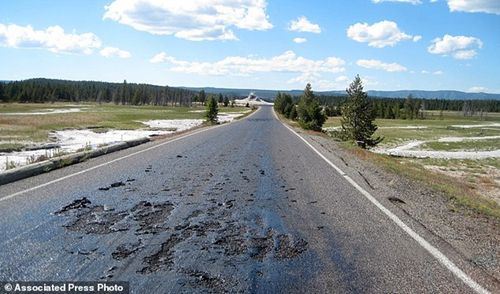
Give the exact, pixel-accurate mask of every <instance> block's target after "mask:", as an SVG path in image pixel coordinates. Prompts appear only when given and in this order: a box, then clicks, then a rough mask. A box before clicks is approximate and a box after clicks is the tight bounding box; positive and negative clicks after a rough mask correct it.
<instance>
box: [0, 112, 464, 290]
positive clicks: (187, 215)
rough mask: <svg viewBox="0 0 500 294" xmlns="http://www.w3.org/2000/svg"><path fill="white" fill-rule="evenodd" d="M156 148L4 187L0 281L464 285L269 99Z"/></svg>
mask: <svg viewBox="0 0 500 294" xmlns="http://www.w3.org/2000/svg"><path fill="white" fill-rule="evenodd" d="M154 144H156V145H146V146H142V147H137V148H133V149H129V150H127V151H122V152H118V153H115V154H111V155H107V156H103V157H99V158H96V159H93V160H90V161H89V162H86V163H82V164H79V165H75V166H70V167H67V168H64V169H61V170H57V171H53V172H50V173H48V174H44V175H40V176H37V177H33V178H30V179H26V180H23V181H19V182H16V183H12V184H8V185H3V186H1V187H0V195H1V196H0V220H1V222H0V248H1V250H0V280H4V281H5V280H7V281H13V280H49V281H65V280H80V281H81V280H84V281H98V280H116V281H130V284H131V288H132V291H133V293H179V292H187V293H191V292H245V293H247V292H250V293H277V292H279V293H290V292H300V293H303V292H308V293H396V292H397V293H415V292H419V293H438V292H442V293H469V292H472V289H471V288H470V287H469V286H467V285H466V284H465V283H464V282H463V281H461V280H460V279H458V278H457V277H456V276H455V275H454V274H452V273H451V272H450V271H449V270H448V269H447V268H446V267H444V266H443V265H442V264H441V263H439V262H438V261H437V260H436V258H435V257H434V256H432V255H431V254H429V252H428V251H426V250H425V249H424V248H423V247H422V246H421V245H420V244H418V243H417V242H416V241H415V240H414V239H413V238H411V237H410V236H409V235H408V234H407V233H405V232H404V231H403V230H402V229H401V228H400V227H398V226H397V225H396V224H395V223H394V221H393V220H391V219H390V218H388V217H387V215H385V214H384V213H383V212H382V211H381V210H380V209H379V208H377V207H376V206H375V205H374V204H373V203H371V202H370V201H367V199H366V198H365V197H364V196H363V195H362V194H361V193H360V192H359V191H358V190H356V189H355V188H354V187H353V186H352V185H351V184H350V183H348V182H347V181H346V180H345V178H344V177H342V176H341V175H339V173H337V172H336V171H335V170H334V169H333V168H332V167H331V166H330V165H328V164H327V163H326V162H325V161H324V160H323V159H322V158H321V157H320V156H318V154H316V153H315V152H314V151H313V150H312V149H310V148H309V147H308V146H307V145H306V144H304V142H302V141H301V140H300V139H299V138H298V137H297V136H295V135H294V134H292V133H291V132H290V131H289V130H288V129H286V127H285V126H283V125H282V124H281V123H280V122H279V121H278V120H277V119H276V118H275V117H274V116H273V114H272V109H271V107H262V108H261V109H260V110H259V111H257V112H256V113H255V114H253V115H251V116H250V117H248V118H246V119H243V120H241V121H237V122H234V123H231V124H229V125H223V126H221V127H216V128H212V129H209V130H206V131H203V132H200V133H197V134H194V135H191V136H188V137H185V138H182V139H179V140H175V141H172V142H170V143H167V144H164V143H158V142H157V143H154ZM151 147H153V148H152V149H145V148H151ZM141 148H142V149H141ZM137 150H144V151H143V152H141V153H139V154H134V152H136V151H137ZM123 156H128V157H126V158H125V159H122V160H120V159H119V158H121V157H123ZM116 159H118V160H116ZM112 160H115V161H112ZM109 161H111V162H110V163H109V164H106V162H109ZM88 168H93V169H92V170H90V171H88V172H81V171H84V170H86V169H88ZM75 172H81V173H80V174H78V175H77V176H72V177H71V176H70V177H67V176H68V175H71V174H73V173H75ZM65 176H66V177H67V178H64V179H62V180H58V179H60V178H61V177H65ZM54 180H55V182H51V181H54ZM48 182H49V184H47V185H45V186H42V187H39V188H36V189H34V190H31V191H27V192H24V193H19V194H17V195H16V196H15V197H9V195H12V194H13V193H17V192H20V191H24V190H25V189H28V188H33V187H36V186H38V185H40V184H44V183H48ZM5 197H7V198H5ZM2 199H3V200H2ZM444 253H446V250H444ZM458 264H460V261H458Z"/></svg>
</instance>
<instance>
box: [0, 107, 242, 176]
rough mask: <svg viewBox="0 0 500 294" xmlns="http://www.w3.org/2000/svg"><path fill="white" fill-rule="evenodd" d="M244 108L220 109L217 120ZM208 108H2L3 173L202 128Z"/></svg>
mask: <svg viewBox="0 0 500 294" xmlns="http://www.w3.org/2000/svg"><path fill="white" fill-rule="evenodd" d="M249 111H250V109H249V108H246V107H219V114H220V115H219V119H220V120H223V121H230V120H232V119H234V118H236V117H238V116H243V115H244V113H245V112H249ZM204 115H205V107H204V106H201V105H199V106H193V107H164V106H128V105H114V104H96V103H82V104H69V103H51V104H19V103H11V104H0V172H1V170H6V169H11V168H15V167H18V166H21V165H25V164H30V163H33V162H37V161H42V160H46V159H47V158H50V157H53V156H58V155H62V154H66V153H70V152H75V151H79V150H82V149H93V148H97V147H100V146H104V145H107V144H112V143H115V142H118V141H124V140H131V139H135V138H138V137H148V136H155V135H156V136H157V135H163V134H168V133H173V132H178V131H183V130H186V129H189V128H193V127H197V126H200V125H203V124H205V123H204V120H205V118H204Z"/></svg>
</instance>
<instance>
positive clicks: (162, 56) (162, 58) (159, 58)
mask: <svg viewBox="0 0 500 294" xmlns="http://www.w3.org/2000/svg"><path fill="white" fill-rule="evenodd" d="M149 62H151V63H163V62H172V63H173V62H175V58H173V57H171V56H169V55H168V54H167V53H165V52H160V53H158V54H156V55H155V56H153V57H152V58H151V59H150V60H149Z"/></svg>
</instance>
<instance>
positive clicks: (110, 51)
mask: <svg viewBox="0 0 500 294" xmlns="http://www.w3.org/2000/svg"><path fill="white" fill-rule="evenodd" d="M99 53H100V54H101V55H102V56H104V57H119V58H130V57H131V56H132V55H131V54H130V52H128V51H125V50H121V49H118V48H115V47H105V48H103V49H102V50H101V51H99Z"/></svg>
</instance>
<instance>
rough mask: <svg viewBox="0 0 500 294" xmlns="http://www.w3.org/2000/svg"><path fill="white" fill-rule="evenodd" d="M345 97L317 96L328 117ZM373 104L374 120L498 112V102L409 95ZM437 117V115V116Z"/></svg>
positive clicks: (378, 100) (377, 101)
mask: <svg viewBox="0 0 500 294" xmlns="http://www.w3.org/2000/svg"><path fill="white" fill-rule="evenodd" d="M347 98H348V97H347V96H318V99H319V101H320V103H321V104H322V105H324V106H325V113H326V114H327V115H328V116H340V115H341V108H342V105H343V104H344V103H345V101H346V100H347ZM368 99H369V100H370V101H372V103H373V111H374V112H375V116H376V118H386V119H417V118H424V117H425V115H426V111H429V110H432V111H438V112H443V111H460V112H463V114H464V116H473V115H480V114H482V113H486V112H500V100H449V99H422V98H415V97H413V96H412V95H409V96H408V97H406V98H379V97H376V98H371V97H369V98H368ZM438 115H439V114H438Z"/></svg>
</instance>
